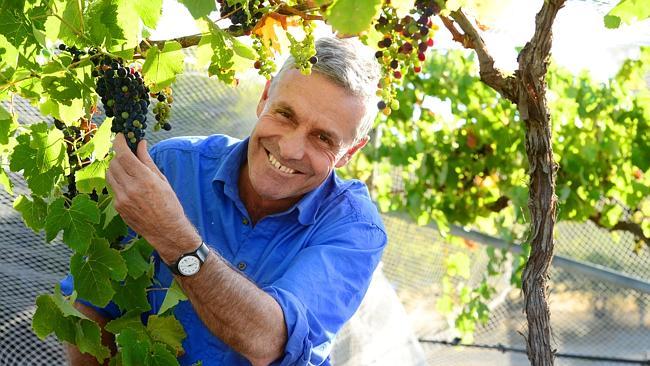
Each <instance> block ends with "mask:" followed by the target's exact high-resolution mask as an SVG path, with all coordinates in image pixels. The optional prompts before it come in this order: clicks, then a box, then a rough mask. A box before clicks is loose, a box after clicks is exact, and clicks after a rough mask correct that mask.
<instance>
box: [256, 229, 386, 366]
mask: <svg viewBox="0 0 650 366" xmlns="http://www.w3.org/2000/svg"><path fill="white" fill-rule="evenodd" d="M316 236H317V237H318V238H316V239H315V240H312V243H311V244H310V245H309V246H307V247H306V248H305V249H303V250H302V251H301V252H300V253H299V254H298V255H297V256H296V258H295V259H294V261H293V263H292V264H291V266H290V267H289V269H288V270H287V272H286V273H285V274H284V275H283V276H282V277H281V278H280V279H278V280H277V281H275V282H274V283H273V284H271V285H269V286H266V287H263V288H262V290H263V291H265V292H266V293H268V294H269V295H270V296H272V297H273V298H274V299H275V300H276V301H277V302H278V304H279V305H280V307H281V308H282V311H283V313H284V320H285V323H286V326H287V344H286V346H285V354H284V356H283V357H282V358H281V359H279V360H278V361H276V362H274V363H273V365H281V366H288V365H320V364H322V363H323V362H324V361H325V360H327V359H328V357H329V354H330V351H331V346H332V341H333V339H334V336H335V335H336V333H337V332H338V331H339V329H340V328H341V327H342V326H343V324H344V323H345V322H346V321H347V320H348V319H349V318H350V317H352V315H353V314H354V312H355V311H356V310H357V308H358V307H359V305H360V303H361V300H362V299H363V296H364V295H365V293H366V290H367V289H368V286H369V284H370V279H371V277H372V273H373V272H374V270H375V268H376V267H377V264H378V263H379V260H380V258H381V253H382V251H383V249H384V247H385V245H386V241H387V239H386V234H385V232H384V231H383V230H382V229H381V228H380V227H379V226H377V225H375V224H373V223H366V222H354V223H348V224H345V225H328V228H326V229H325V230H320V232H318V233H317V234H316Z"/></svg>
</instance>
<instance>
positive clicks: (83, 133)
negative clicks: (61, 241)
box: [54, 118, 97, 204]
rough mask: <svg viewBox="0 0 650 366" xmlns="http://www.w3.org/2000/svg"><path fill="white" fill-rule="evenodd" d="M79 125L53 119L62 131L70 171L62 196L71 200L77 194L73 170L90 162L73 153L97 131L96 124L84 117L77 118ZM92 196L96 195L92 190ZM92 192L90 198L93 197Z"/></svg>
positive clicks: (67, 202) (75, 170)
mask: <svg viewBox="0 0 650 366" xmlns="http://www.w3.org/2000/svg"><path fill="white" fill-rule="evenodd" d="M79 122H80V123H79V126H76V125H70V126H68V125H66V124H65V123H63V122H62V121H60V120H58V119H56V118H55V119H54V126H55V127H56V128H57V129H59V130H60V131H61V132H63V140H64V141H65V144H66V150H67V155H68V163H69V164H70V169H71V172H70V174H69V175H68V176H67V178H68V185H67V186H66V190H65V191H64V196H66V197H67V198H69V199H70V200H72V199H73V198H74V197H75V196H76V195H77V194H78V191H77V184H76V181H75V172H77V171H78V170H80V169H82V168H83V167H85V166H86V165H88V164H90V163H91V159H90V158H85V159H81V157H79V155H77V154H75V152H76V151H77V150H79V149H80V148H81V147H82V146H83V145H84V144H85V143H87V142H88V141H89V140H90V139H91V138H92V137H93V136H94V135H95V132H96V131H97V125H96V124H94V123H92V122H91V121H89V120H88V119H86V118H81V119H80V120H79ZM93 194H94V196H95V197H96V196H97V193H96V192H94V191H93ZM93 194H91V198H93V199H94V197H93ZM69 202H70V201H66V204H69Z"/></svg>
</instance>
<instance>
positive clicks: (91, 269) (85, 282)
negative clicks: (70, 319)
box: [70, 196, 126, 307]
mask: <svg viewBox="0 0 650 366" xmlns="http://www.w3.org/2000/svg"><path fill="white" fill-rule="evenodd" d="M78 197H79V196H78ZM70 273H72V276H73V277H74V286H75V290H76V291H77V293H78V294H79V297H81V298H83V299H85V300H88V301H90V302H91V303H93V304H95V305H97V306H101V307H104V306H106V305H107V304H108V302H109V301H110V300H111V298H112V296H113V294H114V293H115V291H113V288H112V286H111V281H110V280H111V279H113V280H116V281H121V280H123V279H124V277H126V264H125V263H124V260H123V259H122V257H121V256H120V253H119V252H118V251H117V250H115V249H111V248H110V247H109V245H108V241H107V240H106V239H100V238H93V239H92V241H91V243H90V246H89V247H88V250H87V251H86V253H85V254H82V253H76V254H75V255H73V256H72V259H70Z"/></svg>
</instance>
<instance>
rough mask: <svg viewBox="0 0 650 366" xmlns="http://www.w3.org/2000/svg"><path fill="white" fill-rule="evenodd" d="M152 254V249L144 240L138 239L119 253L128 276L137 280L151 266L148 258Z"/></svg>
mask: <svg viewBox="0 0 650 366" xmlns="http://www.w3.org/2000/svg"><path fill="white" fill-rule="evenodd" d="M152 252H153V248H152V247H151V245H149V243H147V241H146V240H145V239H144V238H141V239H138V240H137V241H135V242H134V243H133V244H130V245H129V246H127V247H126V248H124V249H123V250H122V251H121V254H122V258H124V261H125V262H126V268H127V269H128V273H129V276H131V277H132V278H138V277H140V276H142V275H143V274H144V273H145V272H147V270H148V269H149V267H150V266H151V263H150V261H149V258H150V257H151V253H152Z"/></svg>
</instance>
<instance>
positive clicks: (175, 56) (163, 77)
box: [142, 41, 185, 92]
mask: <svg viewBox="0 0 650 366" xmlns="http://www.w3.org/2000/svg"><path fill="white" fill-rule="evenodd" d="M181 49H182V47H181V44H180V43H178V42H175V41H174V42H166V43H165V47H163V50H162V51H160V50H159V49H158V48H157V47H152V48H150V49H149V50H148V51H147V58H146V60H145V62H144V65H143V66H142V74H143V76H144V78H145V79H146V80H148V82H150V83H151V86H150V88H151V91H152V92H157V91H160V90H162V89H163V88H165V87H167V86H169V85H171V84H172V83H173V82H174V80H176V75H177V74H180V73H181V72H183V60H184V57H185V56H184V55H183V52H182V51H181Z"/></svg>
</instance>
